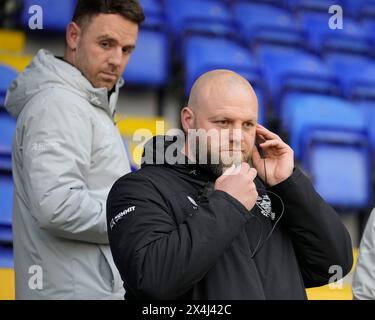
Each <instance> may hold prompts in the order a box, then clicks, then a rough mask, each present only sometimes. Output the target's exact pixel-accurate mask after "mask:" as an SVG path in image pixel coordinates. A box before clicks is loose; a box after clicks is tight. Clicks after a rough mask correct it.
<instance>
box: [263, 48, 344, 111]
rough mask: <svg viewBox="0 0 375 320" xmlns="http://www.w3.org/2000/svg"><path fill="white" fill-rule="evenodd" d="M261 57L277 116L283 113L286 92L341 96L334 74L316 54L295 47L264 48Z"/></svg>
mask: <svg viewBox="0 0 375 320" xmlns="http://www.w3.org/2000/svg"><path fill="white" fill-rule="evenodd" d="M257 55H258V58H259V62H260V66H261V69H262V71H263V75H264V78H265V81H266V82H267V85H268V87H269V89H270V92H271V94H272V100H273V105H274V108H275V110H274V111H275V113H276V115H279V114H280V101H281V100H282V96H283V94H285V93H286V92H290V91H307V92H320V93H330V94H332V93H334V94H338V93H339V87H338V83H337V79H336V77H335V75H334V73H333V72H332V71H331V70H330V69H329V68H327V66H326V65H325V63H324V62H323V61H322V60H320V59H319V58H318V57H317V56H315V55H313V54H310V53H308V52H306V51H303V50H299V49H295V48H289V47H281V46H271V45H261V46H259V48H258V50H257Z"/></svg>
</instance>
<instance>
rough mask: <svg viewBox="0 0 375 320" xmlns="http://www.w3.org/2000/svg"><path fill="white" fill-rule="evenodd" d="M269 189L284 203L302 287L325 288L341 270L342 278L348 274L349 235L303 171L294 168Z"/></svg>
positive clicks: (283, 220)
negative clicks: (301, 277) (286, 176)
mask: <svg viewBox="0 0 375 320" xmlns="http://www.w3.org/2000/svg"><path fill="white" fill-rule="evenodd" d="M269 190H270V191H272V192H275V193H276V194H278V195H279V196H280V197H281V198H282V200H283V202H284V205H285V212H284V217H283V218H282V223H283V225H284V226H285V227H286V228H287V229H288V232H289V234H290V237H291V240H292V243H293V247H294V250H295V252H296V256H297V260H298V263H299V266H300V269H301V273H302V276H303V279H304V283H305V287H307V288H308V287H316V286H321V285H325V284H327V283H328V282H329V279H330V278H332V277H333V276H336V277H337V276H339V272H340V271H342V276H344V275H345V274H347V273H348V272H349V271H350V269H351V267H352V263H353V254H352V245H351V239H350V236H349V233H348V231H347V230H346V228H345V226H344V225H343V223H342V222H341V219H340V217H339V216H338V214H337V213H336V212H335V211H334V210H333V208H331V207H330V206H329V205H328V204H327V203H326V202H325V201H324V200H323V199H322V198H321V197H320V196H319V194H318V193H317V192H316V191H315V190H314V187H313V186H312V184H311V182H310V181H309V179H308V178H307V177H306V176H305V175H304V174H303V173H302V171H301V170H300V169H298V168H296V169H295V170H294V172H293V174H292V175H291V176H290V177H289V178H288V179H287V180H285V181H283V182H281V183H280V184H278V185H276V186H273V187H271V188H270V189H269ZM332 267H333V268H332Z"/></svg>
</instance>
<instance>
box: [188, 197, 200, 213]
mask: <svg viewBox="0 0 375 320" xmlns="http://www.w3.org/2000/svg"><path fill="white" fill-rule="evenodd" d="M187 198H188V200H189V201H190V202H191V203H192V205H193V209H194V210H197V209H198V204H197V203H196V202H195V200H194V199H193V198H192V197H189V196H187Z"/></svg>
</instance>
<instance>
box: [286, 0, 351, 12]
mask: <svg viewBox="0 0 375 320" xmlns="http://www.w3.org/2000/svg"><path fill="white" fill-rule="evenodd" d="M344 1H345V0H335V1H334V2H332V1H331V0H286V2H287V3H288V5H289V7H290V8H291V9H292V10H303V11H324V12H328V8H329V7H330V6H331V5H333V4H337V5H341V6H342V5H343V4H344Z"/></svg>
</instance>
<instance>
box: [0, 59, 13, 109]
mask: <svg viewBox="0 0 375 320" xmlns="http://www.w3.org/2000/svg"><path fill="white" fill-rule="evenodd" d="M15 78H17V71H16V70H14V69H13V68H11V67H9V66H6V65H4V64H0V108H2V107H3V106H4V100H5V95H6V92H7V90H8V87H9V86H10V84H11V82H12V81H13V80H14V79H15Z"/></svg>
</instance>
